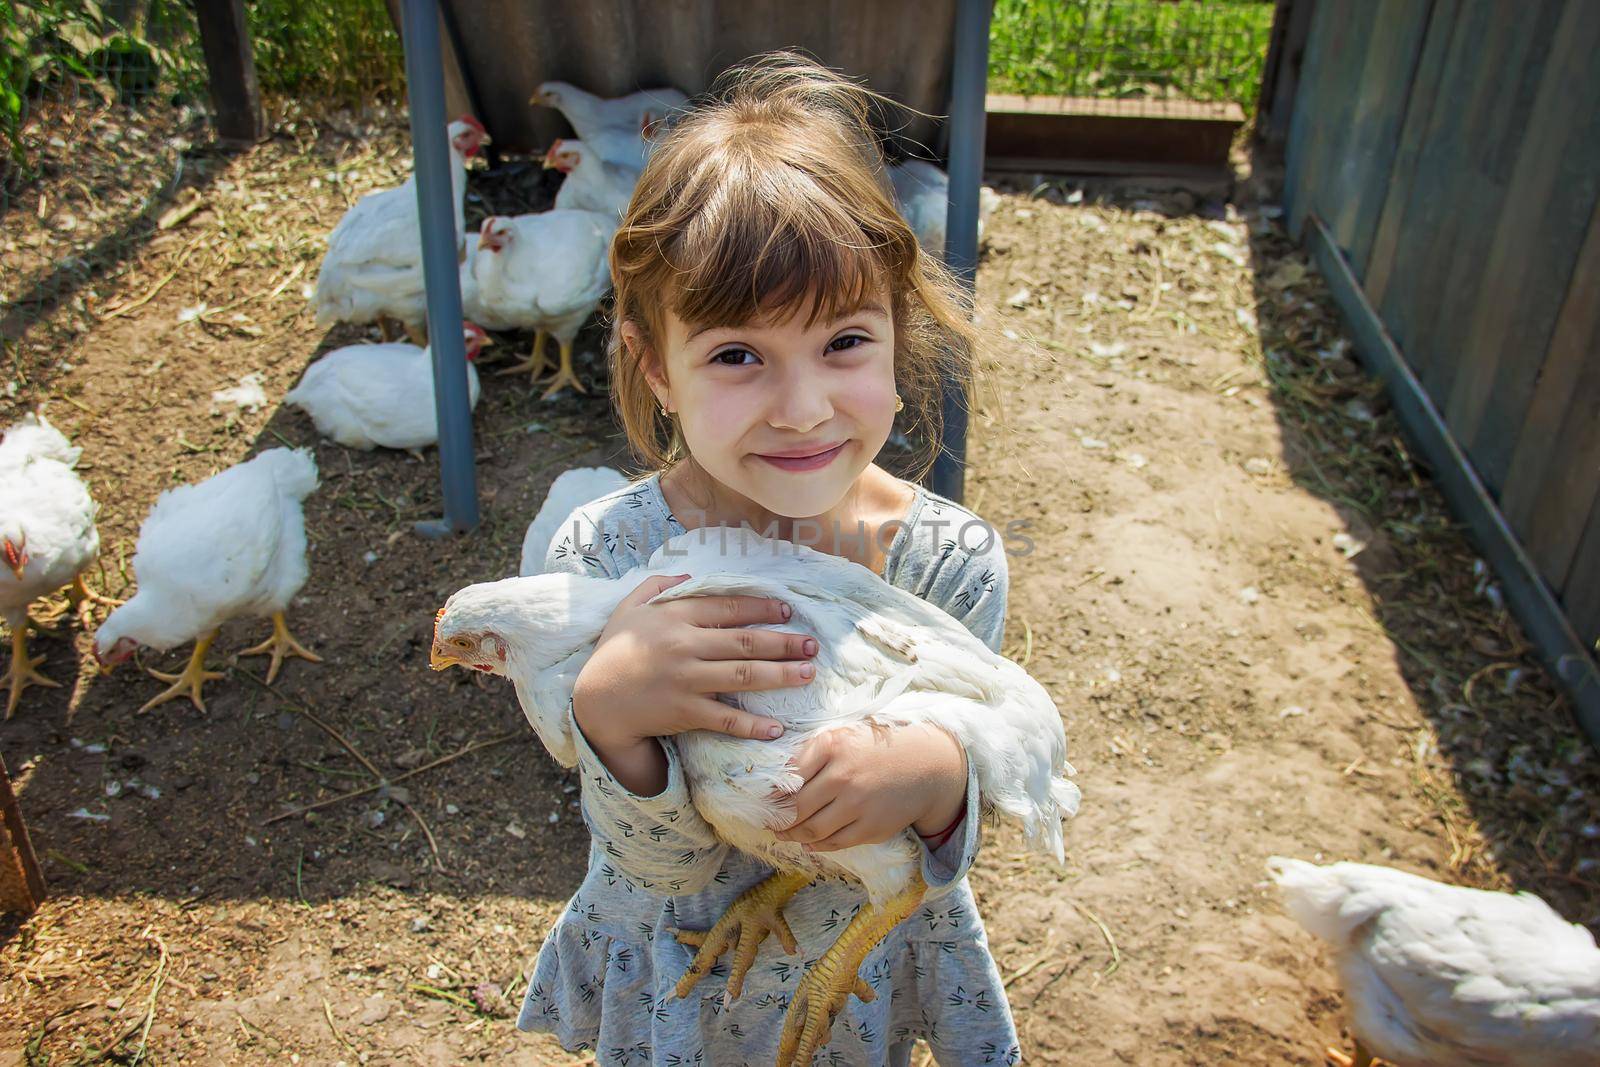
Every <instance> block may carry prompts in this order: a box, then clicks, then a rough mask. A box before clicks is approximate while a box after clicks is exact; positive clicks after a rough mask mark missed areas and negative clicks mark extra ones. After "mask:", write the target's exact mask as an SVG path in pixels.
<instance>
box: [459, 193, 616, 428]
mask: <svg viewBox="0 0 1600 1067" xmlns="http://www.w3.org/2000/svg"><path fill="white" fill-rule="evenodd" d="M616 230H617V218H616V216H614V215H604V214H600V213H597V212H593V211H571V210H564V209H561V208H557V209H556V210H553V211H542V212H539V213H538V214H534V215H514V216H508V215H492V216H490V217H489V218H486V219H484V220H483V230H482V232H481V233H480V234H479V235H478V249H477V252H476V253H475V255H476V257H477V258H476V261H475V263H474V266H473V272H472V273H473V288H474V292H475V296H474V299H475V301H476V303H477V306H478V308H479V309H480V310H482V311H483V312H484V313H485V315H486V316H487V317H488V318H489V319H490V320H492V321H493V322H495V323H496V324H509V325H511V326H515V327H521V328H524V329H532V330H534V331H535V332H534V340H533V354H532V355H531V356H529V357H528V358H527V359H526V360H523V361H522V362H521V363H518V364H516V365H515V366H511V367H507V368H505V369H504V370H502V371H500V373H501V374H524V373H526V374H531V375H532V376H533V378H534V380H535V381H538V380H539V375H540V374H542V373H543V372H544V371H545V370H546V369H547V368H548V358H547V356H546V355H545V344H546V340H547V338H549V337H551V336H554V337H555V339H556V344H557V345H558V346H559V348H560V364H559V366H557V368H556V373H555V376H554V377H553V378H551V379H550V380H549V382H548V384H547V385H546V387H545V391H544V396H545V397H550V396H553V395H554V394H555V393H556V392H558V391H559V390H561V389H564V388H566V387H567V386H571V387H572V388H573V389H574V390H576V391H577V392H580V393H586V392H588V390H587V389H586V388H584V385H583V383H582V382H581V381H579V380H578V374H577V371H576V370H575V369H574V368H573V364H572V342H573V341H574V340H575V339H576V338H577V336H578V331H579V330H580V329H582V328H583V324H584V323H585V322H587V321H588V320H589V316H590V315H592V314H593V313H594V310H595V308H597V307H599V306H600V301H601V300H602V299H604V298H605V295H606V293H608V292H610V291H611V266H610V260H609V259H608V258H607V256H608V252H609V250H610V247H611V235H612V234H614V233H615V232H616Z"/></svg>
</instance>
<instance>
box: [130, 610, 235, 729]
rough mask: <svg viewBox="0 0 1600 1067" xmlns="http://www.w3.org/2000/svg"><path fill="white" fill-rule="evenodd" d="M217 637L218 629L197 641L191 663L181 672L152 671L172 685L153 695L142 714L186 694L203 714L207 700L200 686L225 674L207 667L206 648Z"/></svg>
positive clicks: (190, 658)
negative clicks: (204, 698) (203, 696)
mask: <svg viewBox="0 0 1600 1067" xmlns="http://www.w3.org/2000/svg"><path fill="white" fill-rule="evenodd" d="M216 639H217V631H215V630H212V631H211V632H210V633H208V634H206V635H205V636H203V637H201V638H200V640H198V641H196V642H195V643H194V654H193V655H191V656H190V657H189V665H188V666H187V667H185V668H184V669H183V672H182V673H181V674H167V673H166V672H164V671H154V670H153V671H151V672H150V674H151V676H152V677H154V678H159V679H160V680H161V681H163V682H171V683H172V687H171V688H169V689H167V690H165V691H164V692H161V693H158V694H156V695H155V696H153V697H151V698H150V699H149V700H148V701H146V702H145V704H144V706H143V707H141V708H140V709H139V712H140V713H141V714H142V713H144V712H146V711H149V710H150V709H151V708H153V707H155V706H156V705H157V704H165V703H166V702H167V701H169V700H176V699H177V698H178V697H181V696H186V697H188V698H189V699H190V700H191V701H193V702H194V706H195V707H197V708H199V709H200V711H201V713H202V714H203V713H204V712H205V710H206V702H205V701H204V700H202V699H200V686H201V685H202V684H204V683H206V682H210V681H215V680H216V679H218V678H221V677H222V676H223V675H222V672H221V671H208V670H206V669H205V663H206V650H207V649H208V648H210V647H211V642H212V641H215V640H216Z"/></svg>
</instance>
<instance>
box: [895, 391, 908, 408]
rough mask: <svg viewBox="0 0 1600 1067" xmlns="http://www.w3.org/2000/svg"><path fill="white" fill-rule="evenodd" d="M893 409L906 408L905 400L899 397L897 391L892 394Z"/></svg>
mask: <svg viewBox="0 0 1600 1067" xmlns="http://www.w3.org/2000/svg"><path fill="white" fill-rule="evenodd" d="M894 409H895V410H896V411H904V410H905V409H906V402H905V401H904V400H901V399H900V394H899V393H896V394H894Z"/></svg>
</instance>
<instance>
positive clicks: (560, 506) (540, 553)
mask: <svg viewBox="0 0 1600 1067" xmlns="http://www.w3.org/2000/svg"><path fill="white" fill-rule="evenodd" d="M627 484H628V479H627V477H626V476H625V475H624V474H623V473H622V472H621V471H618V470H612V469H611V468H610V467H576V468H574V469H572V470H567V471H562V472H561V473H560V474H558V475H556V479H555V481H553V482H551V483H550V491H549V492H547V493H546V494H545V498H544V503H543V504H542V505H541V506H540V508H539V512H538V514H536V515H535V516H534V517H533V521H532V522H530V523H528V532H527V533H526V534H524V535H523V538H522V565H521V567H520V568H518V571H517V573H518V574H522V575H529V574H543V573H544V561H545V557H546V556H547V555H549V553H550V542H552V541H554V540H555V537H556V534H557V533H559V532H560V530H561V526H562V524H563V523H565V522H566V521H567V519H568V518H569V517H570V516H571V515H572V513H573V512H574V511H576V510H577V509H579V508H581V507H582V506H583V505H585V504H588V503H591V502H593V501H596V500H599V499H600V498H601V497H603V496H605V495H606V494H607V493H610V492H613V491H615V490H617V489H621V488H622V487H623V486H625V485H627Z"/></svg>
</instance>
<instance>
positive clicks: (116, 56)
mask: <svg viewBox="0 0 1600 1067" xmlns="http://www.w3.org/2000/svg"><path fill="white" fill-rule="evenodd" d="M114 10H115V11H116V12H118V14H117V15H116V16H115V17H113V15H112V14H110V13H108V11H107V9H106V8H105V7H102V5H101V3H100V0H25V2H24V3H21V4H17V3H13V2H11V0H0V143H3V144H4V147H5V149H6V154H7V156H9V158H10V160H11V161H12V163H13V164H14V165H16V167H17V168H18V169H19V170H20V171H22V172H23V173H24V174H25V173H26V159H25V151H24V148H25V144H24V142H25V138H23V136H22V131H23V128H24V126H25V125H26V124H27V121H28V118H29V116H30V115H31V114H33V113H35V112H38V111H41V110H44V109H46V108H48V107H49V105H51V104H56V105H62V104H65V105H75V104H76V103H77V102H78V101H80V100H83V99H84V98H86V97H87V98H90V99H100V100H103V101H105V102H107V103H115V102H121V103H130V104H137V103H140V102H143V101H146V100H149V99H165V100H170V101H182V100H196V101H202V102H204V101H205V100H206V69H205V58H204V56H203V54H202V52H201V48H200V34H199V30H198V29H197V27H196V25H195V21H194V11H193V8H192V7H191V6H190V3H188V2H187V0H131V2H123V3H121V4H119V5H118V6H117V7H116V8H115V9H114ZM245 12H246V18H247V19H248V22H249V29H250V35H251V40H252V42H253V44H254V48H255V57H256V77H257V79H258V81H259V83H260V85H261V88H262V91H263V92H264V93H265V94H267V95H268V96H269V97H271V96H287V97H296V98H304V99H308V100H315V101H319V102H324V103H333V104H359V103H367V102H372V101H394V100H398V99H400V98H402V96H403V95H404V91H405V62H404V56H403V53H402V52H401V49H400V38H399V35H398V34H397V33H395V31H394V27H393V25H392V24H391V23H390V21H389V12H388V9H387V7H386V6H385V5H384V0H251V2H250V3H247V4H246V5H245Z"/></svg>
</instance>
